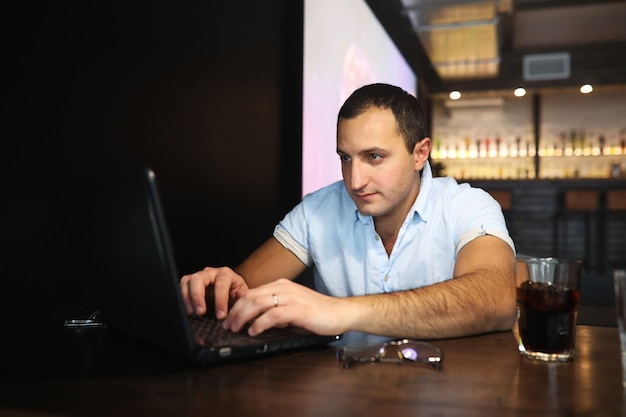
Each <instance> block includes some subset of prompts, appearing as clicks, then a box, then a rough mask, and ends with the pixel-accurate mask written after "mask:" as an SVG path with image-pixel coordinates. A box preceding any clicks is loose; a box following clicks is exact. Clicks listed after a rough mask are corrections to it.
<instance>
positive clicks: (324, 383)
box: [0, 326, 626, 417]
mask: <svg viewBox="0 0 626 417" xmlns="http://www.w3.org/2000/svg"><path fill="white" fill-rule="evenodd" d="M380 340H382V339H380V338H377V337H374V336H368V335H362V334H350V333H349V334H347V335H345V337H344V339H343V340H342V341H340V342H337V343H335V344H333V345H331V346H328V347H326V348H322V349H320V350H313V351H304V352H294V353H290V354H285V355H280V356H274V357H268V358H264V359H260V360H254V361H247V362H241V363H233V364H228V365H223V366H219V367H214V368H208V369H201V370H189V369H169V370H164V371H155V372H148V371H146V369H144V370H143V371H136V372H133V371H132V370H131V369H129V368H126V369H123V370H120V371H111V372H109V373H108V375H101V376H89V375H83V376H74V377H62V378H61V377H54V376H53V375H48V376H46V377H42V378H37V377H32V376H28V377H26V376H24V377H21V378H19V377H18V378H9V379H8V378H6V377H5V378H3V380H2V381H1V382H0V415H2V416H20V417H24V416H44V415H45V416H49V415H71V416H74V415H75V416H114V417H123V416H168V417H169V416H221V415H224V416H226V415H228V416H233V417H243V416H272V417H280V416H290V417H294V416H297V417H300V416H324V417H332V416H341V417H345V416H353V415H358V416H385V417H389V416H463V417H467V416H481V417H485V416H626V395H625V392H626V391H624V390H623V389H622V381H621V366H620V352H619V343H618V332H617V328H615V327H595V326H578V329H577V340H576V344H577V351H576V358H575V360H574V361H573V362H569V363H543V362H536V361H532V360H529V359H526V358H522V357H521V356H520V355H519V353H518V352H517V346H516V342H515V339H514V336H513V333H512V332H503V333H493V334H487V335H482V336H476V337H468V338H460V339H449V340H441V341H436V342H433V343H434V344H436V345H437V346H439V347H440V348H441V349H442V350H443V351H444V355H445V359H444V365H443V370H441V371H436V370H434V369H432V368H429V367H427V366H423V365H415V364H390V363H387V364H381V363H374V364H362V365H357V366H355V367H353V368H350V369H343V368H342V367H341V366H339V365H338V362H337V360H336V351H337V349H338V346H340V345H341V344H351V345H353V344H377V343H378V342H379V341H380ZM80 360H82V361H83V362H86V361H88V358H85V357H82V358H80Z"/></svg>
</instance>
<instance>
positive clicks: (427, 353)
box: [338, 339, 443, 370]
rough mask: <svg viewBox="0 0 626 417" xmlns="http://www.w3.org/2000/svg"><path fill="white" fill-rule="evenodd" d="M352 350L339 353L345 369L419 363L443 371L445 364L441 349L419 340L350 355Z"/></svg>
mask: <svg viewBox="0 0 626 417" xmlns="http://www.w3.org/2000/svg"><path fill="white" fill-rule="evenodd" d="M350 350H351V349H350V348H346V347H343V348H341V349H340V351H339V358H338V359H339V360H340V361H341V362H342V365H343V367H344V368H349V367H350V366H352V365H354V364H356V363H366V362H419V363H425V364H428V365H430V366H432V367H433V368H435V369H436V370H441V366H442V364H443V352H442V351H441V349H439V348H438V347H436V346H433V345H431V344H430V343H427V342H422V341H419V340H410V339H400V340H390V341H388V342H385V343H383V344H382V346H380V347H379V348H377V349H376V348H374V349H373V350H369V351H368V350H361V351H360V352H355V353H350V352H349V351H350Z"/></svg>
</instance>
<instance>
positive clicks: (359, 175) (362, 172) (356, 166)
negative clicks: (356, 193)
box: [350, 161, 367, 190]
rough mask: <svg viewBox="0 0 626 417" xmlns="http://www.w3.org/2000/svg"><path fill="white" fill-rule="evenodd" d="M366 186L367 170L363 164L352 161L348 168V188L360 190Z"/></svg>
mask: <svg viewBox="0 0 626 417" xmlns="http://www.w3.org/2000/svg"><path fill="white" fill-rule="evenodd" d="M366 184H367V170H366V167H364V166H363V164H360V163H359V162H356V161H353V162H352V166H351V167H350V187H351V188H352V189H353V190H360V189H361V188H363V187H364V186H365V185H366Z"/></svg>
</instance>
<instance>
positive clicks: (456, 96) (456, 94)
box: [450, 91, 461, 100]
mask: <svg viewBox="0 0 626 417" xmlns="http://www.w3.org/2000/svg"><path fill="white" fill-rule="evenodd" d="M460 98H461V92H459V91H451V92H450V100H458V99H460Z"/></svg>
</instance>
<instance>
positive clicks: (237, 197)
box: [0, 0, 303, 317]
mask: <svg viewBox="0 0 626 417" xmlns="http://www.w3.org/2000/svg"><path fill="white" fill-rule="evenodd" d="M14 3H19V2H14ZM2 8H3V10H2V13H1V14H2V15H3V21H4V22H3V25H2V26H3V29H2V33H3V36H2V38H3V40H2V44H3V47H2V48H3V51H4V57H3V62H4V64H3V67H4V69H5V70H8V72H9V75H8V76H7V78H6V79H5V83H3V84H5V85H4V87H3V90H4V91H3V93H2V102H3V105H2V126H1V129H2V137H3V139H2V143H3V145H2V150H1V151H0V187H1V188H0V192H1V195H2V197H1V201H2V203H1V206H2V207H1V211H0V215H1V217H0V227H1V230H2V246H1V248H2V262H1V264H0V265H1V266H0V268H2V269H1V271H2V272H1V277H0V278H1V279H2V282H3V290H2V299H1V300H0V302H1V305H2V307H1V308H0V313H3V312H5V311H6V312H10V314H16V313H15V312H16V311H18V310H19V311H21V313H22V314H29V313H32V315H33V316H37V315H38V314H39V312H40V311H45V310H47V309H48V308H57V307H60V308H61V309H63V308H64V306H67V305H71V303H72V300H75V299H76V294H75V292H76V291H77V286H76V283H77V282H79V281H80V271H77V270H76V268H74V267H73V266H74V264H75V262H74V261H75V260H73V259H72V253H71V251H68V249H67V247H66V246H65V241H64V236H63V230H62V228H61V226H60V224H59V222H58V212H57V211H56V202H55V193H54V184H55V182H56V180H57V179H58V178H60V177H62V176H64V175H66V174H67V173H70V172H75V171H80V170H83V169H93V168H99V167H112V166H125V165H135V164H143V165H148V166H150V167H152V168H153V170H154V171H155V173H156V176H157V181H158V183H159V185H160V188H161V197H162V200H163V203H164V208H165V212H166V217H167V221H168V223H169V228H170V235H171V236H172V239H173V243H174V250H175V256H176V258H177V261H178V264H179V269H180V272H181V273H187V272H192V271H195V270H197V269H199V268H201V267H203V266H205V265H223V264H226V265H235V264H237V263H238V262H240V261H241V260H242V259H243V258H244V257H245V256H246V255H247V254H248V253H249V252H250V251H251V250H253V249H254V248H255V247H257V246H258V245H259V244H260V243H262V242H263V241H265V240H266V239H267V238H268V237H269V236H270V235H271V233H272V230H273V227H274V225H275V224H276V222H278V221H279V220H280V218H281V217H282V216H283V215H284V214H285V213H286V211H287V210H288V209H289V208H290V207H291V206H292V205H293V204H295V203H296V202H297V201H298V200H299V196H300V179H301V177H300V165H301V159H300V150H301V145H300V140H301V133H300V132H301V129H300V127H301V80H302V79H301V72H302V68H301V65H302V56H301V54H302V51H301V48H302V46H301V45H302V42H301V40H302V8H303V6H302V1H291V0H270V1H264V2H256V1H238V2H211V1H198V2H191V1H182V2H180V1H166V0H153V1H147V0H146V1H132V2H118V3H117V4H116V2H84V1H75V2H68V1H61V2H43V3H42V5H38V6H34V5H23V4H21V3H20V4H13V5H4V6H2ZM68 303H69V304H68ZM16 307H17V308H16ZM68 309H69V307H68ZM3 316H5V317H6V314H3Z"/></svg>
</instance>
